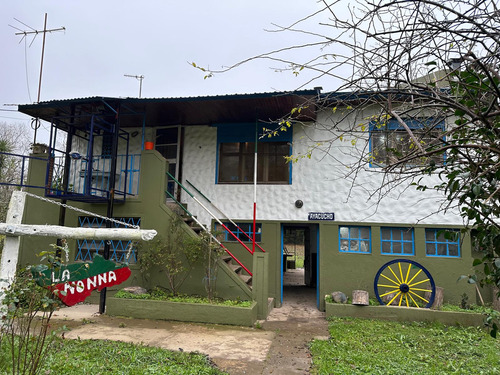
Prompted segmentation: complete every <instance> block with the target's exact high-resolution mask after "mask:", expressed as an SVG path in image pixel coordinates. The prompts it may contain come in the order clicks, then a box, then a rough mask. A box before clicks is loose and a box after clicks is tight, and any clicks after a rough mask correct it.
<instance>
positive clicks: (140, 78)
mask: <svg viewBox="0 0 500 375" xmlns="http://www.w3.org/2000/svg"><path fill="white" fill-rule="evenodd" d="M124 76H125V77H130V78H135V79H137V80H138V81H139V98H140V97H141V93H142V80H143V79H144V76H143V75H142V74H141V75H140V76H134V75H132V74H124Z"/></svg>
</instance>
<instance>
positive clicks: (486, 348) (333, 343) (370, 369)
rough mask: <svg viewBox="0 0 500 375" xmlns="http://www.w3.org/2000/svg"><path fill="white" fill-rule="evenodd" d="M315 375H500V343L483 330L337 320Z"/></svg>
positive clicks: (316, 360)
mask: <svg viewBox="0 0 500 375" xmlns="http://www.w3.org/2000/svg"><path fill="white" fill-rule="evenodd" d="M329 330H330V336H331V337H332V338H331V339H329V340H327V341H324V340H314V341H313V342H312V344H311V353H312V356H313V368H314V372H313V373H315V374H426V375H427V374H499V373H500V340H498V339H493V338H492V337H490V336H489V335H488V334H487V333H486V332H485V331H483V330H480V329H478V328H471V327H469V328H464V327H448V326H444V325H442V324H437V323H398V322H389V321H387V322H386V321H375V320H367V319H355V318H331V319H330V320H329Z"/></svg>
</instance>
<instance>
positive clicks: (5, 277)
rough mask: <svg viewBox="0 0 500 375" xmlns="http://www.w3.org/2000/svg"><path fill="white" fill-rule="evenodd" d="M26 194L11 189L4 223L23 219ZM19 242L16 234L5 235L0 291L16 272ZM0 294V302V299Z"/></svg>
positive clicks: (13, 223)
mask: <svg viewBox="0 0 500 375" xmlns="http://www.w3.org/2000/svg"><path fill="white" fill-rule="evenodd" d="M25 202H26V195H25V194H24V193H23V192H21V191H13V192H12V197H11V199H10V203H9V210H8V211H7V219H6V220H5V221H6V225H16V224H21V221H22V219H23V211H24V203H25ZM20 242H21V240H20V238H19V237H18V236H5V240H4V245H3V251H2V264H1V266H0V291H1V290H2V289H4V288H6V287H8V286H9V285H10V284H11V283H12V280H13V279H14V276H15V274H16V267H17V260H18V258H19V243H20ZM2 299H3V298H2V297H1V296H0V302H1V301H2Z"/></svg>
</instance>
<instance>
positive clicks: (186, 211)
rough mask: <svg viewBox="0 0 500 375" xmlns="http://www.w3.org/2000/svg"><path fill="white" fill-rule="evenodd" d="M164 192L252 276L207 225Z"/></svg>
mask: <svg viewBox="0 0 500 375" xmlns="http://www.w3.org/2000/svg"><path fill="white" fill-rule="evenodd" d="M165 193H167V195H168V196H169V197H170V198H171V199H173V201H174V202H175V203H177V205H178V206H179V207H180V208H182V209H183V210H184V212H185V213H187V214H188V215H189V217H191V218H192V219H193V220H194V221H195V222H196V224H198V225H199V226H200V228H201V229H203V231H205V233H207V234H208V235H209V236H210V237H211V238H212V239H213V240H214V241H215V242H216V243H217V244H218V245H219V246H220V247H222V248H223V249H224V251H225V252H226V253H228V254H229V256H230V257H231V258H232V259H234V261H235V262H236V263H238V264H239V265H240V266H241V268H243V269H244V270H245V271H246V272H247V273H248V274H249V275H250V276H253V274H252V272H250V270H249V269H248V268H246V267H245V266H244V265H243V263H241V262H240V261H239V260H238V258H236V257H235V256H234V254H233V253H231V252H230V251H229V250H228V248H227V247H225V246H224V245H223V244H222V243H221V242H220V241H219V240H218V239H217V237H215V236H214V235H213V233H212V232H210V231H209V230H208V228H207V227H205V225H203V224H202V223H201V222H200V221H199V220H198V219H197V218H196V216H194V215H193V214H192V213H191V212H189V211H188V209H187V208H186V207H184V206H183V205H182V203H181V202H179V201H178V200H177V199H175V197H174V196H173V195H172V193H170V192H169V191H168V190H165Z"/></svg>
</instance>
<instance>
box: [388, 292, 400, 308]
mask: <svg viewBox="0 0 500 375" xmlns="http://www.w3.org/2000/svg"><path fill="white" fill-rule="evenodd" d="M400 294H401V292H398V294H396V295H395V296H394V297H392V299H391V300H390V301H389V303H388V305H390V304H391V303H392V302H394V300H395V299H396V298H398V296H399V295H400Z"/></svg>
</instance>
